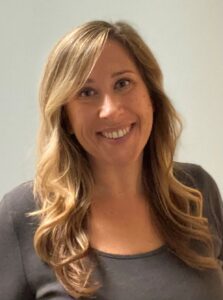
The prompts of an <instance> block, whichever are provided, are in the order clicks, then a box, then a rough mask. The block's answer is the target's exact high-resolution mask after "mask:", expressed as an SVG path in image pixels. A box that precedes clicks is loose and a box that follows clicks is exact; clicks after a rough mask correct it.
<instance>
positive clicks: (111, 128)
mask: <svg viewBox="0 0 223 300" xmlns="http://www.w3.org/2000/svg"><path fill="white" fill-rule="evenodd" d="M133 125H135V123H130V124H127V125H122V126H116V127H107V128H103V129H102V130H100V131H98V132H97V134H100V135H101V133H102V132H108V133H110V132H113V131H118V130H119V129H121V130H123V129H125V128H127V127H132V126H133ZM130 130H131V129H130Z"/></svg>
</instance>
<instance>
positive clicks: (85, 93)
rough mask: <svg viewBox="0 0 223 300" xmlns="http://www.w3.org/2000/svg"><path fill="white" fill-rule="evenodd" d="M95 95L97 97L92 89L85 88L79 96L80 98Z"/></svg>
mask: <svg viewBox="0 0 223 300" xmlns="http://www.w3.org/2000/svg"><path fill="white" fill-rule="evenodd" d="M94 95H95V91H94V90H93V89H91V88H84V89H82V90H81V91H80V92H79V94H78V96H79V97H91V96H94Z"/></svg>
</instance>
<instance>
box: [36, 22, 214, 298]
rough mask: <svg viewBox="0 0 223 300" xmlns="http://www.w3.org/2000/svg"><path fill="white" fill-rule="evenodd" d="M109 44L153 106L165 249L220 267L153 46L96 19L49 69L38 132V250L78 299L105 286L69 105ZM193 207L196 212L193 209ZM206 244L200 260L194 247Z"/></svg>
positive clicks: (125, 28) (71, 37)
mask: <svg viewBox="0 0 223 300" xmlns="http://www.w3.org/2000/svg"><path fill="white" fill-rule="evenodd" d="M108 39H111V40H115V41H118V42H119V43H120V44H121V45H122V46H123V47H124V48H125V49H127V51H128V52H129V54H130V55H131V57H132V59H133V60H134V62H135V64H136V66H137V67H138V69H139V71H140V74H141V76H142V78H143V80H144V82H145V84H146V86H147V88H148V91H149V93H150V96H151V99H152V103H153V106H154V121H153V128H152V132H151V136H150V138H149V140H148V142H147V145H146V147H145V149H144V157H143V180H144V185H145V188H146V191H147V192H148V199H150V205H151V210H152V214H153V216H154V221H155V222H156V225H157V228H158V229H159V231H160V233H161V234H162V236H163V238H164V240H165V242H166V244H167V245H168V246H169V248H170V249H171V250H172V251H173V253H174V254H176V255H177V256H178V257H179V258H180V259H181V260H182V261H184V262H185V263H186V264H187V265H189V266H190V267H192V268H195V269H215V268H217V261H216V260H215V258H214V254H213V240H212V236H211V233H210V231H209V227H208V221H207V219H206V218H204V217H202V203H203V202H202V201H203V199H202V194H201V193H200V192H199V191H198V190H196V189H195V188H192V187H189V186H187V185H185V184H183V183H182V182H180V181H179V180H178V179H177V178H176V176H175V173H174V162H173V156H174V152H175V148H176V144H177V140H178V138H179V136H180V133H181V130H182V124H181V121H180V118H179V116H178V114H177V113H176V111H175V109H174V107H173V106H172V104H171V102H170V100H169V99H168V97H167V96H166V94H165V92H164V88H163V78H162V73H161V70H160V67H159V65H158V63H157V61H156V59H155V57H154V55H153V54H152V52H151V50H150V49H149V47H148V46H147V45H146V44H145V42H144V41H143V40H142V38H141V37H140V36H139V34H138V33H137V32H136V31H135V30H134V29H133V28H132V27H131V26H130V25H129V24H128V23H126V22H116V23H108V22H105V21H92V22H88V23H85V24H84V25H82V26H79V27H77V28H76V29H74V30H73V31H72V32H70V33H68V34H67V35H65V36H64V37H63V38H62V39H61V40H60V41H59V42H58V43H57V45H56V46H55V47H54V49H53V50H52V52H51V53H50V55H49V58H48V61H47V64H46V66H45V70H44V74H43V78H42V82H41V86H40V94H39V102H40V117H41V120H40V127H39V133H38V144H37V162H36V173H35V178H34V196H35V198H36V199H37V200H38V207H39V209H38V210H37V211H35V212H33V213H32V215H38V216H39V220H40V221H39V226H38V228H37V230H36V232H35V236H34V245H35V249H36V252H37V253H38V255H39V256H40V257H41V259H42V260H43V261H45V262H46V263H47V264H49V266H51V267H52V269H53V270H54V272H55V274H56V276H57V278H58V280H59V281H60V282H61V283H62V285H63V286H64V288H65V289H66V290H67V291H68V293H69V294H70V295H72V296H73V297H76V298H80V297H81V296H84V297H88V296H91V295H93V294H94V293H95V292H96V290H97V289H98V288H99V286H100V283H99V282H95V281H94V280H93V279H92V276H91V275H92V273H93V271H94V268H95V265H94V264H93V263H92V262H91V261H90V259H89V255H88V254H89V249H90V244H89V239H88V232H87V216H88V213H89V210H90V205H91V195H92V188H93V184H94V179H93V175H92V171H91V168H90V165H89V162H88V159H87V155H86V153H85V151H84V149H83V148H82V147H81V145H80V144H79V143H78V141H77V139H76V137H75V136H74V135H70V134H69V131H68V127H67V116H66V113H65V111H64V105H65V104H66V103H67V102H68V101H69V98H70V96H71V95H75V94H76V93H77V92H78V91H79V89H80V88H81V87H82V86H83V84H84V83H85V81H86V80H87V78H88V76H89V74H90V72H91V71H92V69H93V67H94V65H95V63H96V62H97V59H98V58H99V56H100V54H101V51H102V50H103V47H104V45H105V43H106V41H107V40H108ZM191 207H193V209H191ZM192 240H198V241H201V242H203V244H204V246H205V247H204V249H205V251H204V253H205V254H206V255H201V254H200V253H198V252H196V251H195V250H194V249H193V247H191V244H190V242H191V241H192Z"/></svg>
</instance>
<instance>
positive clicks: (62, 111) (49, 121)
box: [39, 21, 179, 168]
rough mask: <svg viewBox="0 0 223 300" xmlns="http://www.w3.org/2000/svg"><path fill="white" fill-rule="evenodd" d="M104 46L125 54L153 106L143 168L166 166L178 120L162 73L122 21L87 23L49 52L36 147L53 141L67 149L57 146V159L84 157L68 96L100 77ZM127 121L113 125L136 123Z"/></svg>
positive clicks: (73, 94)
mask: <svg viewBox="0 0 223 300" xmlns="http://www.w3.org/2000/svg"><path fill="white" fill-rule="evenodd" d="M108 44H113V45H115V46H116V48H117V47H118V48H121V49H122V50H123V51H124V52H125V54H126V55H127V56H128V59H129V61H131V62H132V65H134V66H135V69H136V70H137V72H138V76H139V77H140V78H141V80H142V82H143V84H144V88H146V90H147V93H148V99H147V100H148V105H150V104H151V107H152V114H151V113H150V110H149V109H148V110H147V112H148V119H150V124H147V125H148V126H147V131H148V132H147V135H148V136H147V138H146V136H145V137H144V140H143V141H142V143H141V144H142V146H143V148H144V147H145V148H144V149H145V151H144V152H145V153H144V157H145V159H144V161H146V162H145V163H144V165H146V164H147V167H148V163H149V165H150V166H149V167H150V168H151V164H154V163H155V164H159V165H162V164H164V165H165V167H167V168H169V167H170V165H171V163H172V158H173V153H174V150H175V142H176V138H177V131H176V123H177V121H179V120H178V118H177V115H176V113H175V110H174V108H173V107H172V105H171V103H170V101H169V100H168V98H167V97H166V95H165V93H164V90H163V81H162V73H161V70H160V68H159V65H158V63H157V61H156V59H155V57H154V55H153V54H152V52H151V50H150V49H149V47H148V46H147V45H146V44H145V42H144V41H143V40H142V38H141V37H140V36H139V34H138V33H137V32H136V31H135V30H134V29H133V28H132V27H131V26H130V25H129V24H127V23H124V22H116V23H108V22H104V21H92V22H88V23H86V24H84V25H82V26H80V27H78V28H76V29H75V30H74V31H72V32H71V33H69V34H67V35H66V36H65V37H64V38H62V39H61V40H60V41H59V42H58V44H57V45H56V46H55V48H54V49H53V50H52V52H51V54H50V56H49V59H48V63H47V65H46V68H45V73H44V76H43V80H42V85H41V89H40V106H41V112H42V117H43V118H42V133H41V134H40V138H39V142H40V147H39V148H42V147H43V146H46V145H44V143H46V144H50V143H51V141H52V138H55V137H57V139H56V140H57V142H58V143H60V144H61V145H62V148H63V146H64V147H65V148H66V151H64V149H62V148H61V150H62V151H61V152H60V153H61V154H60V155H61V156H63V155H67V156H68V160H71V157H73V158H74V156H76V159H75V161H77V160H81V159H82V158H83V157H84V158H87V157H88V155H86V147H84V145H83V143H80V138H79V137H78V136H76V135H75V130H74V129H75V128H72V124H71V122H70V118H69V113H68V110H67V109H66V108H67V106H68V103H69V102H71V101H72V97H74V96H75V95H77V94H78V93H79V92H80V90H81V89H82V88H83V87H84V86H85V85H86V82H87V80H88V79H89V76H90V77H92V74H96V75H97V74H99V73H98V72H95V68H96V67H97V64H98V65H99V64H101V65H103V62H100V57H101V54H102V53H103V51H104V50H105V49H106V47H107V46H108ZM107 48H108V47H107ZM105 72H106V68H105V70H104V73H105ZM99 76H100V74H99ZM102 76H104V75H103V74H102ZM96 77H97V76H96ZM76 115H77V114H76ZM131 118H132V116H131V117H127V119H125V117H124V118H123V117H122V116H121V117H120V118H119V119H117V120H116V121H117V122H116V123H118V125H119V124H120V125H121V127H122V128H121V129H123V126H126V128H127V127H128V126H129V125H132V124H133V123H134V121H135V120H134V118H132V119H131ZM106 120H107V119H106ZM178 123H179V122H178ZM97 126H98V127H97ZM101 126H102V127H101ZM109 126H110V127H115V128H116V127H117V126H116V124H115V122H113V123H112V122H110V121H109V122H107V121H106V122H104V123H102V124H99V125H98V124H97V125H96V129H97V132H100V131H101V129H104V128H105V129H106V128H107V127H109ZM54 141H55V139H54ZM143 143H144V145H143ZM138 150H140V149H138ZM147 167H146V168H147Z"/></svg>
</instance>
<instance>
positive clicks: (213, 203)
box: [174, 162, 223, 259]
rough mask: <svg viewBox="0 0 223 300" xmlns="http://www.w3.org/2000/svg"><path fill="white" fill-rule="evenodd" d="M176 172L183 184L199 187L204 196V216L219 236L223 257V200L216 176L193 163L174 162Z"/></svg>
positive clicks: (222, 255)
mask: <svg viewBox="0 0 223 300" xmlns="http://www.w3.org/2000/svg"><path fill="white" fill-rule="evenodd" d="M174 174H175V176H176V178H177V179H178V180H179V181H181V182H182V183H183V184H185V185H187V186H190V187H193V188H195V189H198V190H199V191H200V192H201V194H202V196H203V216H204V217H206V218H207V219H208V222H209V225H210V228H211V229H212V230H213V232H214V234H215V235H217V237H219V242H220V248H221V250H220V251H221V254H220V256H221V257H222V259H223V235H222V233H223V202H222V197H221V193H220V191H219V188H218V186H217V184H216V182H215V180H214V178H213V177H212V176H211V175H210V174H209V172H208V171H207V170H205V169H204V168H203V167H201V166H199V165H196V164H191V163H179V162H175V163H174Z"/></svg>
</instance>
